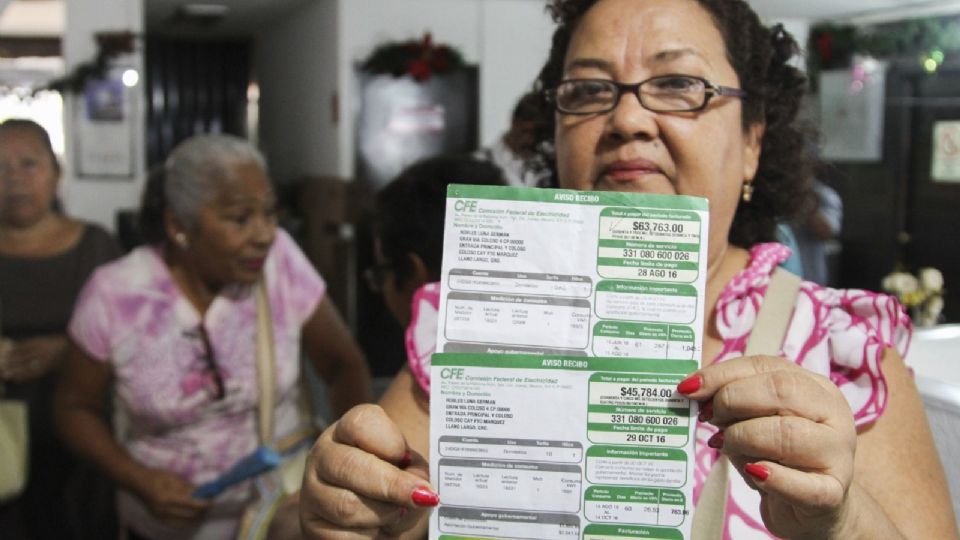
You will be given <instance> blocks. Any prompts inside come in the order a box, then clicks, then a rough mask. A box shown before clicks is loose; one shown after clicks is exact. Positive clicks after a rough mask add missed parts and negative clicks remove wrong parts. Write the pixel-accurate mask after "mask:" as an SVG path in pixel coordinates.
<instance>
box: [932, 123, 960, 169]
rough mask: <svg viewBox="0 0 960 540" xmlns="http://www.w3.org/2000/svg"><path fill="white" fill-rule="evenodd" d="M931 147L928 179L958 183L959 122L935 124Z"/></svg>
mask: <svg viewBox="0 0 960 540" xmlns="http://www.w3.org/2000/svg"><path fill="white" fill-rule="evenodd" d="M932 146H933V157H932V158H931V165H930V178H932V179H933V181H934V182H960V120H948V121H944V122H935V123H934V124H933V143H932Z"/></svg>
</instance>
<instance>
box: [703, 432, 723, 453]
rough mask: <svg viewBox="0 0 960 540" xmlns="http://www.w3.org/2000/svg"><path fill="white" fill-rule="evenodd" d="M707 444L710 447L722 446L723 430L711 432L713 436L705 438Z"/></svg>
mask: <svg viewBox="0 0 960 540" xmlns="http://www.w3.org/2000/svg"><path fill="white" fill-rule="evenodd" d="M707 446H709V447H710V448H716V449H718V450H719V449H720V448H723V432H722V431H718V432H716V433H714V434H713V437H710V438H709V439H707Z"/></svg>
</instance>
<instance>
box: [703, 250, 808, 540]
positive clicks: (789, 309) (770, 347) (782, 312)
mask: <svg viewBox="0 0 960 540" xmlns="http://www.w3.org/2000/svg"><path fill="white" fill-rule="evenodd" d="M799 291H800V278H799V277H798V276H797V275H795V274H793V273H791V272H789V271H787V270H784V269H783V268H779V267H778V268H777V269H776V270H774V271H773V275H772V276H770V283H769V284H768V285H767V294H766V296H764V298H763V304H761V305H760V311H759V312H757V322H756V323H755V324H754V325H753V330H752V331H751V332H750V338H749V339H748V340H747V348H746V351H744V355H746V356H750V355H754V354H770V355H776V354H779V353H780V348H781V346H782V345H783V339H784V338H785V337H786V335H787V327H788V326H789V324H790V319H791V316H792V315H793V307H794V304H796V297H797V293H798V292H799ZM730 474H731V473H730V461H729V460H728V459H727V457H726V456H724V455H721V456H720V458H719V459H718V460H717V462H716V463H714V464H713V468H712V469H710V474H708V475H707V479H706V481H705V482H704V484H703V491H701V492H700V501H699V502H698V504H697V507H696V508H695V509H694V512H693V524H692V530H691V533H690V538H691V539H692V540H715V539H716V540H719V539H721V538H723V523H724V520H725V519H726V514H727V496H728V493H729V485H730V482H729V480H730Z"/></svg>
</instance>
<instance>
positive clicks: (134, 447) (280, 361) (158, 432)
mask: <svg viewBox="0 0 960 540" xmlns="http://www.w3.org/2000/svg"><path fill="white" fill-rule="evenodd" d="M264 275H265V280H266V284H267V290H268V295H269V298H270V307H271V312H272V313H271V315H272V318H273V330H274V347H275V348H276V360H277V366H276V367H277V385H278V393H277V405H276V409H275V416H274V434H275V435H276V437H278V438H279V437H282V436H284V435H286V434H289V433H291V432H293V431H295V430H296V429H297V428H298V427H299V426H300V422H301V419H300V417H299V416H300V415H299V410H298V407H297V399H298V395H299V385H298V384H297V381H298V379H299V376H300V362H299V359H300V330H301V327H302V326H303V324H304V322H305V321H306V320H307V319H308V318H309V317H310V315H311V314H312V313H313V311H314V310H315V309H316V307H317V305H318V304H319V303H320V301H321V300H322V298H323V296H324V292H325V289H326V285H325V283H324V281H323V279H322V278H321V277H320V276H319V274H317V272H316V271H315V270H314V268H313V266H311V265H310V263H309V261H308V260H307V259H306V257H304V255H303V253H302V252H301V251H300V250H299V248H297V246H296V244H295V243H294V242H293V240H292V239H291V238H290V237H289V236H288V235H287V234H286V233H284V232H283V231H279V232H278V234H277V237H276V240H275V241H274V243H273V246H272V247H271V249H270V253H269V255H268V257H267V260H266V263H265V265H264ZM252 293H253V289H252V288H251V287H249V286H246V287H244V286H234V287H228V288H227V289H226V290H224V291H223V292H222V293H221V294H220V295H219V296H217V297H216V298H215V299H214V301H213V303H212V304H211V305H210V307H209V308H208V310H207V312H206V314H205V315H204V316H203V318H202V319H201V317H200V315H199V313H198V312H197V310H196V309H195V308H194V306H193V305H192V304H191V303H190V301H189V300H187V298H186V297H185V296H184V295H183V294H182V293H181V292H180V289H179V288H178V287H177V286H176V284H175V283H174V281H173V279H172V277H171V275H170V273H169V270H168V268H167V266H166V264H165V263H164V261H163V259H162V253H161V251H160V250H159V249H158V248H156V247H140V248H138V249H136V250H134V251H133V252H131V253H130V254H129V255H127V256H126V257H124V258H122V259H120V260H118V261H115V262H113V263H111V264H108V265H105V266H102V267H100V268H99V269H98V270H97V271H96V273H95V274H94V275H93V277H92V278H91V279H90V281H89V282H88V283H87V284H86V286H85V287H84V290H83V292H82V293H81V295H80V298H79V300H78V303H77V306H76V310H75V312H74V315H73V319H72V320H71V322H70V326H69V333H70V336H71V337H72V338H73V340H74V341H75V342H76V343H77V344H78V345H79V346H80V347H82V348H83V349H84V350H85V351H86V352H87V353H88V354H89V355H90V356H91V357H92V358H93V359H94V360H97V361H101V362H109V363H110V366H111V368H112V371H113V376H114V378H115V392H116V395H117V398H118V399H117V405H118V407H119V409H120V410H121V412H122V414H123V416H125V417H126V420H127V423H128V424H129V426H128V433H127V434H126V436H125V437H123V439H124V440H123V442H124V444H125V446H126V448H127V451H129V452H130V454H131V456H132V457H133V458H134V459H136V460H137V461H138V462H140V463H142V464H144V465H147V466H149V467H153V468H158V469H164V470H167V471H170V472H173V473H176V474H178V475H180V476H181V477H183V478H184V479H186V480H187V481H189V482H191V483H193V484H201V483H204V482H207V481H209V480H212V479H214V478H216V477H217V476H218V475H220V474H221V473H223V472H224V471H226V470H227V469H228V468H229V467H230V466H231V465H233V464H234V463H235V462H236V461H237V460H239V459H240V458H242V457H243V456H245V455H246V454H248V453H249V452H250V451H252V450H253V449H254V448H256V447H257V445H258V444H259V442H258V440H257V431H256V425H255V417H256V406H257V376H256V346H255V343H256V310H257V303H256V295H255V294H252ZM201 324H202V325H203V327H204V328H205V330H206V333H207V336H208V337H209V342H210V345H211V348H212V352H213V354H212V356H213V358H212V360H213V362H212V363H213V365H214V366H216V370H217V371H218V372H219V374H220V376H221V378H222V380H223V386H224V389H225V395H224V397H223V399H217V396H216V392H217V390H216V384H215V379H214V377H213V373H212V371H211V370H210V368H209V367H208V364H207V362H206V361H205V360H204V356H205V354H206V353H205V347H204V344H203V340H202V338H201V335H200V333H199V329H200V326H201ZM250 492H251V490H250V486H249V484H246V483H245V484H239V485H237V486H235V487H234V488H232V489H230V490H228V491H226V492H225V493H224V494H222V495H221V496H220V497H218V498H217V499H216V500H215V501H214V506H213V508H211V511H210V512H208V518H210V519H208V520H207V521H208V522H210V521H216V520H217V519H218V518H220V521H221V523H220V525H221V526H222V527H226V528H214V529H202V534H200V531H199V530H193V531H191V530H189V529H187V530H179V531H176V532H177V533H178V534H176V535H175V536H191V535H199V536H203V537H206V535H219V534H221V531H228V530H229V529H230V528H232V527H233V526H234V525H235V519H236V518H237V517H238V515H239V511H240V509H241V508H242V505H243V503H244V502H246V501H247V500H248V499H249V497H250ZM124 495H126V496H125V497H121V501H120V507H121V514H122V516H121V517H122V518H123V520H124V521H125V522H126V523H127V524H129V525H130V526H132V527H133V528H134V529H136V530H137V531H138V532H140V533H141V534H143V535H146V536H149V537H154V538H158V537H163V538H171V537H174V535H173V533H171V532H170V531H165V530H164V529H163V525H162V524H160V523H158V522H155V521H154V520H153V519H152V516H151V515H149V513H148V512H146V510H145V509H144V508H143V507H142V506H141V505H140V503H139V501H138V500H136V499H134V498H133V497H130V496H129V494H124ZM206 525H211V523H207V524H206ZM188 532H189V533H191V534H186V533H188ZM222 534H228V535H229V534H230V533H226V532H223V533H222Z"/></svg>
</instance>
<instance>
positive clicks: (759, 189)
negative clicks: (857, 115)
mask: <svg viewBox="0 0 960 540" xmlns="http://www.w3.org/2000/svg"><path fill="white" fill-rule="evenodd" d="M598 1H599V0H553V2H552V4H551V5H550V6H548V8H547V9H548V11H549V12H550V14H551V15H552V16H553V19H554V20H555V21H556V22H557V24H558V26H557V29H556V31H555V32H554V34H553V43H552V46H551V49H550V55H549V57H548V58H547V62H546V64H544V66H543V68H542V69H541V70H540V75H539V76H538V77H537V80H536V83H535V85H534V87H535V90H537V91H539V92H540V96H541V97H540V100H539V101H538V106H539V115H538V120H537V121H536V123H535V126H534V128H533V129H534V131H535V136H534V137H533V138H532V139H533V140H532V142H531V144H532V148H530V149H529V150H530V151H531V152H535V153H536V156H535V159H533V160H532V163H531V166H532V167H535V168H540V169H541V170H543V169H546V170H548V171H549V172H550V173H551V177H552V179H553V184H554V185H556V183H557V172H556V154H555V152H554V144H553V138H554V128H555V118H554V109H553V106H552V104H550V103H548V102H547V100H546V99H545V98H544V97H543V92H542V91H543V90H547V89H550V88H554V87H556V85H557V83H559V82H560V80H561V78H562V76H563V61H564V57H565V56H566V53H567V46H568V45H569V44H570V38H571V36H572V35H573V32H574V30H575V29H576V27H577V24H578V23H579V22H580V20H581V19H582V18H583V16H584V14H585V13H586V12H587V11H588V10H589V9H590V8H591V7H593V6H594V5H595V4H596V3H597V2H598ZM695 1H696V2H697V3H698V4H699V5H700V6H701V7H703V8H704V9H705V10H706V11H707V12H708V13H709V14H710V15H711V17H712V18H713V20H714V23H715V24H716V26H717V28H718V29H719V30H720V33H721V35H722V36H723V41H724V44H725V46H726V53H727V59H728V60H729V62H730V64H731V65H732V66H733V69H734V70H735V71H736V73H737V76H738V78H739V79H740V86H741V88H743V89H744V90H746V91H747V92H748V94H749V95H748V97H747V98H746V99H745V100H744V104H743V129H744V131H746V129H747V128H749V127H750V126H752V125H754V124H756V123H757V122H763V123H764V124H765V130H764V135H763V141H762V143H761V154H760V163H759V167H758V169H757V174H756V176H755V177H754V182H753V186H754V192H753V200H752V202H750V203H749V204H746V203H744V204H740V205H739V207H738V208H737V213H736V215H735V216H734V219H733V224H732V225H731V227H730V235H729V240H730V242H731V243H732V244H734V245H737V246H740V247H744V248H749V247H751V246H753V245H754V244H757V243H759V242H767V241H773V240H775V239H776V224H777V222H778V221H781V220H786V219H789V218H791V217H793V215H794V214H795V213H796V212H797V211H799V210H801V209H803V208H804V207H805V206H806V204H807V203H808V201H809V197H810V194H809V178H810V169H811V163H810V159H809V156H808V154H807V153H806V152H804V151H803V149H804V148H805V147H806V144H807V139H808V135H809V133H810V130H809V129H808V128H806V127H801V126H800V125H799V122H798V121H797V112H798V111H799V109H800V106H801V103H802V101H803V96H804V94H805V93H806V89H807V80H806V77H805V76H804V74H803V73H802V72H800V70H798V69H797V68H795V67H793V66H791V65H789V64H788V63H787V62H788V61H789V60H790V59H791V58H792V57H793V56H794V55H796V54H797V53H798V48H797V43H796V42H795V41H794V39H793V38H792V37H791V36H790V34H788V33H787V32H786V31H785V30H784V29H783V27H782V26H781V25H776V26H774V27H772V28H767V27H765V26H764V25H763V24H762V23H761V22H760V19H759V17H758V16H757V14H756V13H755V12H754V11H753V10H752V9H751V8H750V6H749V5H747V3H746V2H744V1H743V0H695Z"/></svg>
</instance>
